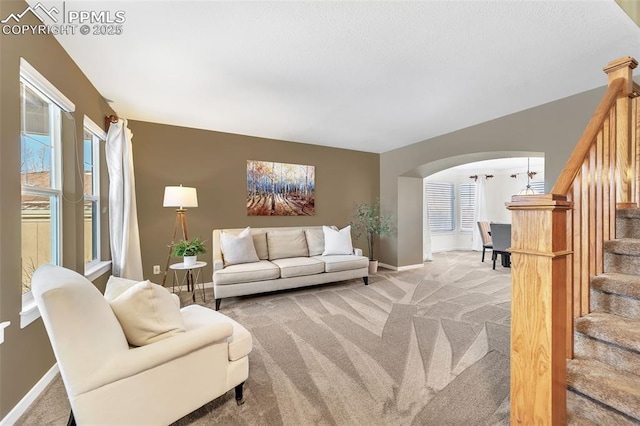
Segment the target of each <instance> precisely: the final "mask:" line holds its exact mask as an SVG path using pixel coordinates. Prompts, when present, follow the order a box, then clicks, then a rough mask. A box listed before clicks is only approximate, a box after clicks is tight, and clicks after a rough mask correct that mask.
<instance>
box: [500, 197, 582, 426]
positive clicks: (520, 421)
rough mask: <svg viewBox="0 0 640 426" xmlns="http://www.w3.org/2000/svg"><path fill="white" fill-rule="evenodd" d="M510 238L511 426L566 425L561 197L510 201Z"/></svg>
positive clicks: (565, 259) (565, 252) (566, 206)
mask: <svg viewBox="0 0 640 426" xmlns="http://www.w3.org/2000/svg"><path fill="white" fill-rule="evenodd" d="M507 208H508V209H509V210H511V212H512V228H511V229H512V235H511V253H512V255H511V259H512V261H511V425H533V424H535V425H565V424H566V418H567V404H566V401H567V396H566V395H567V370H566V340H567V321H566V320H567V286H568V285H569V284H568V282H567V281H568V280H567V272H568V267H569V261H570V254H571V251H570V250H569V247H568V244H569V243H568V239H567V220H568V212H570V210H571V203H570V202H568V201H567V198H566V196H563V195H554V194H543V195H526V196H517V195H516V196H513V197H512V199H511V203H507Z"/></svg>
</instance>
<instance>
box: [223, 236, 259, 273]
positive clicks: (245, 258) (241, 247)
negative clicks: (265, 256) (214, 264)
mask: <svg viewBox="0 0 640 426" xmlns="http://www.w3.org/2000/svg"><path fill="white" fill-rule="evenodd" d="M220 248H221V250H222V258H223V259H224V263H225V265H237V264H240V263H251V262H257V261H259V260H260V259H259V258H258V254H257V253H256V248H255V246H254V244H253V237H252V236H251V228H249V227H246V228H245V229H243V230H242V232H241V233H240V234H239V235H233V234H230V233H228V232H222V233H221V234H220Z"/></svg>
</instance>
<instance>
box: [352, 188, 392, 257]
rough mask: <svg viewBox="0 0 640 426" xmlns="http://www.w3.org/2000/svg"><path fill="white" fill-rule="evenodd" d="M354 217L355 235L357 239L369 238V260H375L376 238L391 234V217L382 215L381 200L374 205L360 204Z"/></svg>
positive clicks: (353, 227)
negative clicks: (363, 235) (363, 236)
mask: <svg viewBox="0 0 640 426" xmlns="http://www.w3.org/2000/svg"><path fill="white" fill-rule="evenodd" d="M353 217H354V220H352V221H351V228H352V229H353V231H354V233H355V237H356V238H360V236H361V235H362V234H365V235H366V236H367V245H368V247H369V260H374V259H373V247H374V245H375V242H376V237H382V236H385V235H388V234H390V233H391V216H390V215H382V214H380V200H376V201H375V203H373V204H368V203H362V204H359V205H358V206H357V207H356V212H355V214H354V215H353Z"/></svg>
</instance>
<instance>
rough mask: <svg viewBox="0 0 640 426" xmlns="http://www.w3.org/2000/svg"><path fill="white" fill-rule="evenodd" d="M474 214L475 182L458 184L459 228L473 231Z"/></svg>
mask: <svg viewBox="0 0 640 426" xmlns="http://www.w3.org/2000/svg"><path fill="white" fill-rule="evenodd" d="M475 215H476V185H475V183H461V184H460V230H461V231H473V226H474V220H473V219H474V217H475Z"/></svg>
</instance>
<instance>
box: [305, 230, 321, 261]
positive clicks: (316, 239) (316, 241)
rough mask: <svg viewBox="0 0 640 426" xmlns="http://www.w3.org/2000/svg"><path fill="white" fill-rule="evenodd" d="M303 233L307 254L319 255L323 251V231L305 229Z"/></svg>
mask: <svg viewBox="0 0 640 426" xmlns="http://www.w3.org/2000/svg"><path fill="white" fill-rule="evenodd" d="M304 235H305V237H306V238H307V247H309V256H320V255H321V254H322V252H323V251H324V232H322V229H305V230H304Z"/></svg>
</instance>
